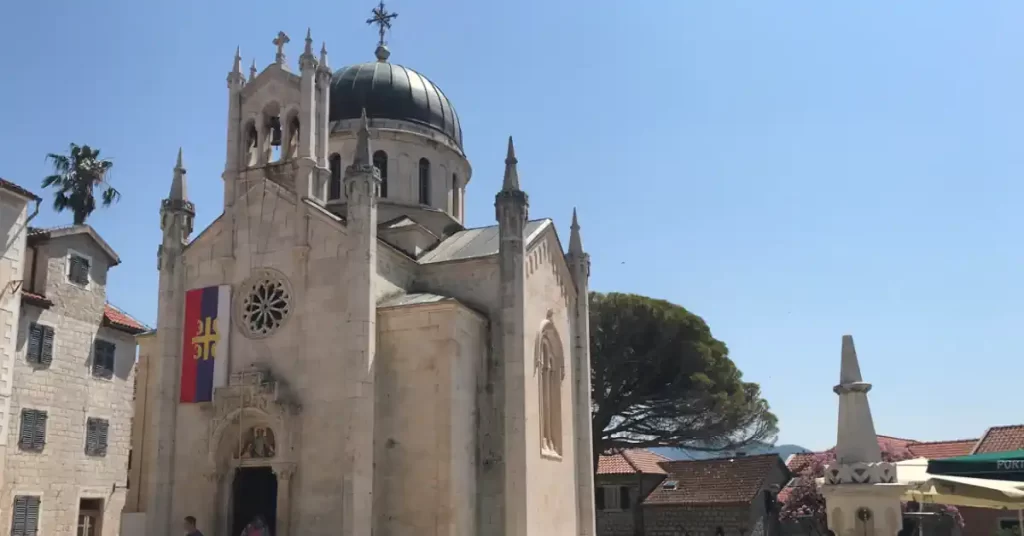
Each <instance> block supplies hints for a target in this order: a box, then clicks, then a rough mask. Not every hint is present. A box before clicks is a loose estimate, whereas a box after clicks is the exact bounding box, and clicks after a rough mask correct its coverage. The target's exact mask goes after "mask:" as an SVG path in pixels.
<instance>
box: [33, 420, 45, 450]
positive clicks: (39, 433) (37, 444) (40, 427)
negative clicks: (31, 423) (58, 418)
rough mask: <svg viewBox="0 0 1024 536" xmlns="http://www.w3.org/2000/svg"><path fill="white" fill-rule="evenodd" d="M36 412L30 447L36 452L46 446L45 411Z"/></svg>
mask: <svg viewBox="0 0 1024 536" xmlns="http://www.w3.org/2000/svg"><path fill="white" fill-rule="evenodd" d="M35 412H36V423H35V424H36V429H35V434H33V435H32V447H33V448H35V449H38V450H43V447H44V446H45V445H46V419H47V415H46V412H45V411H39V410H35Z"/></svg>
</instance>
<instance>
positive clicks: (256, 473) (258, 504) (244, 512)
mask: <svg viewBox="0 0 1024 536" xmlns="http://www.w3.org/2000/svg"><path fill="white" fill-rule="evenodd" d="M277 492H278V489H277V475H275V474H274V470H273V469H271V468H270V466H267V465H264V466H249V467H247V466H242V467H237V468H236V469H235V476H234V482H233V483H232V494H231V495H232V497H233V499H232V508H231V511H232V512H233V514H234V515H233V516H232V517H233V519H232V522H231V527H232V528H231V531H232V532H231V534H241V533H242V531H243V530H244V529H245V526H246V525H247V524H249V522H251V521H252V520H253V519H255V517H256V516H260V517H262V518H263V521H264V522H265V523H266V524H267V526H268V527H270V529H271V533H272V534H275V535H276V534H277V533H278V531H277V498H278V497H277Z"/></svg>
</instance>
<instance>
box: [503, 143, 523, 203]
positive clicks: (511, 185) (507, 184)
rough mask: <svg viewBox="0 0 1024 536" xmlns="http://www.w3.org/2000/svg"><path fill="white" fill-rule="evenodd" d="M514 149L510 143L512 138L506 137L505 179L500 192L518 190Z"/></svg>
mask: <svg viewBox="0 0 1024 536" xmlns="http://www.w3.org/2000/svg"><path fill="white" fill-rule="evenodd" d="M518 163H519V160H517V159H516V148H515V145H513V143H512V136H509V137H508V153H507V154H506V155H505V178H504V180H503V181H502V185H501V189H502V191H506V192H511V191H518V190H519V170H518V168H517V167H516V165H517V164H518Z"/></svg>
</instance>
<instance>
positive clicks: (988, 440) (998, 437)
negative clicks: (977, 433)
mask: <svg viewBox="0 0 1024 536" xmlns="http://www.w3.org/2000/svg"><path fill="white" fill-rule="evenodd" d="M1020 449H1024V424H1014V425H1011V426H993V427H992V428H989V429H988V430H986V431H985V435H983V436H981V440H979V441H978V446H977V447H975V448H974V452H973V454H985V453H988V452H1006V451H1009V450H1020Z"/></svg>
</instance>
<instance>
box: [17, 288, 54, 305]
mask: <svg viewBox="0 0 1024 536" xmlns="http://www.w3.org/2000/svg"><path fill="white" fill-rule="evenodd" d="M21 300H22V301H23V302H26V303H30V304H32V305H35V306H36V307H43V308H47V307H50V306H51V305H53V302H52V301H50V299H49V298H47V297H46V296H43V295H42V294H36V293H35V292H29V291H27V290H25V289H21Z"/></svg>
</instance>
